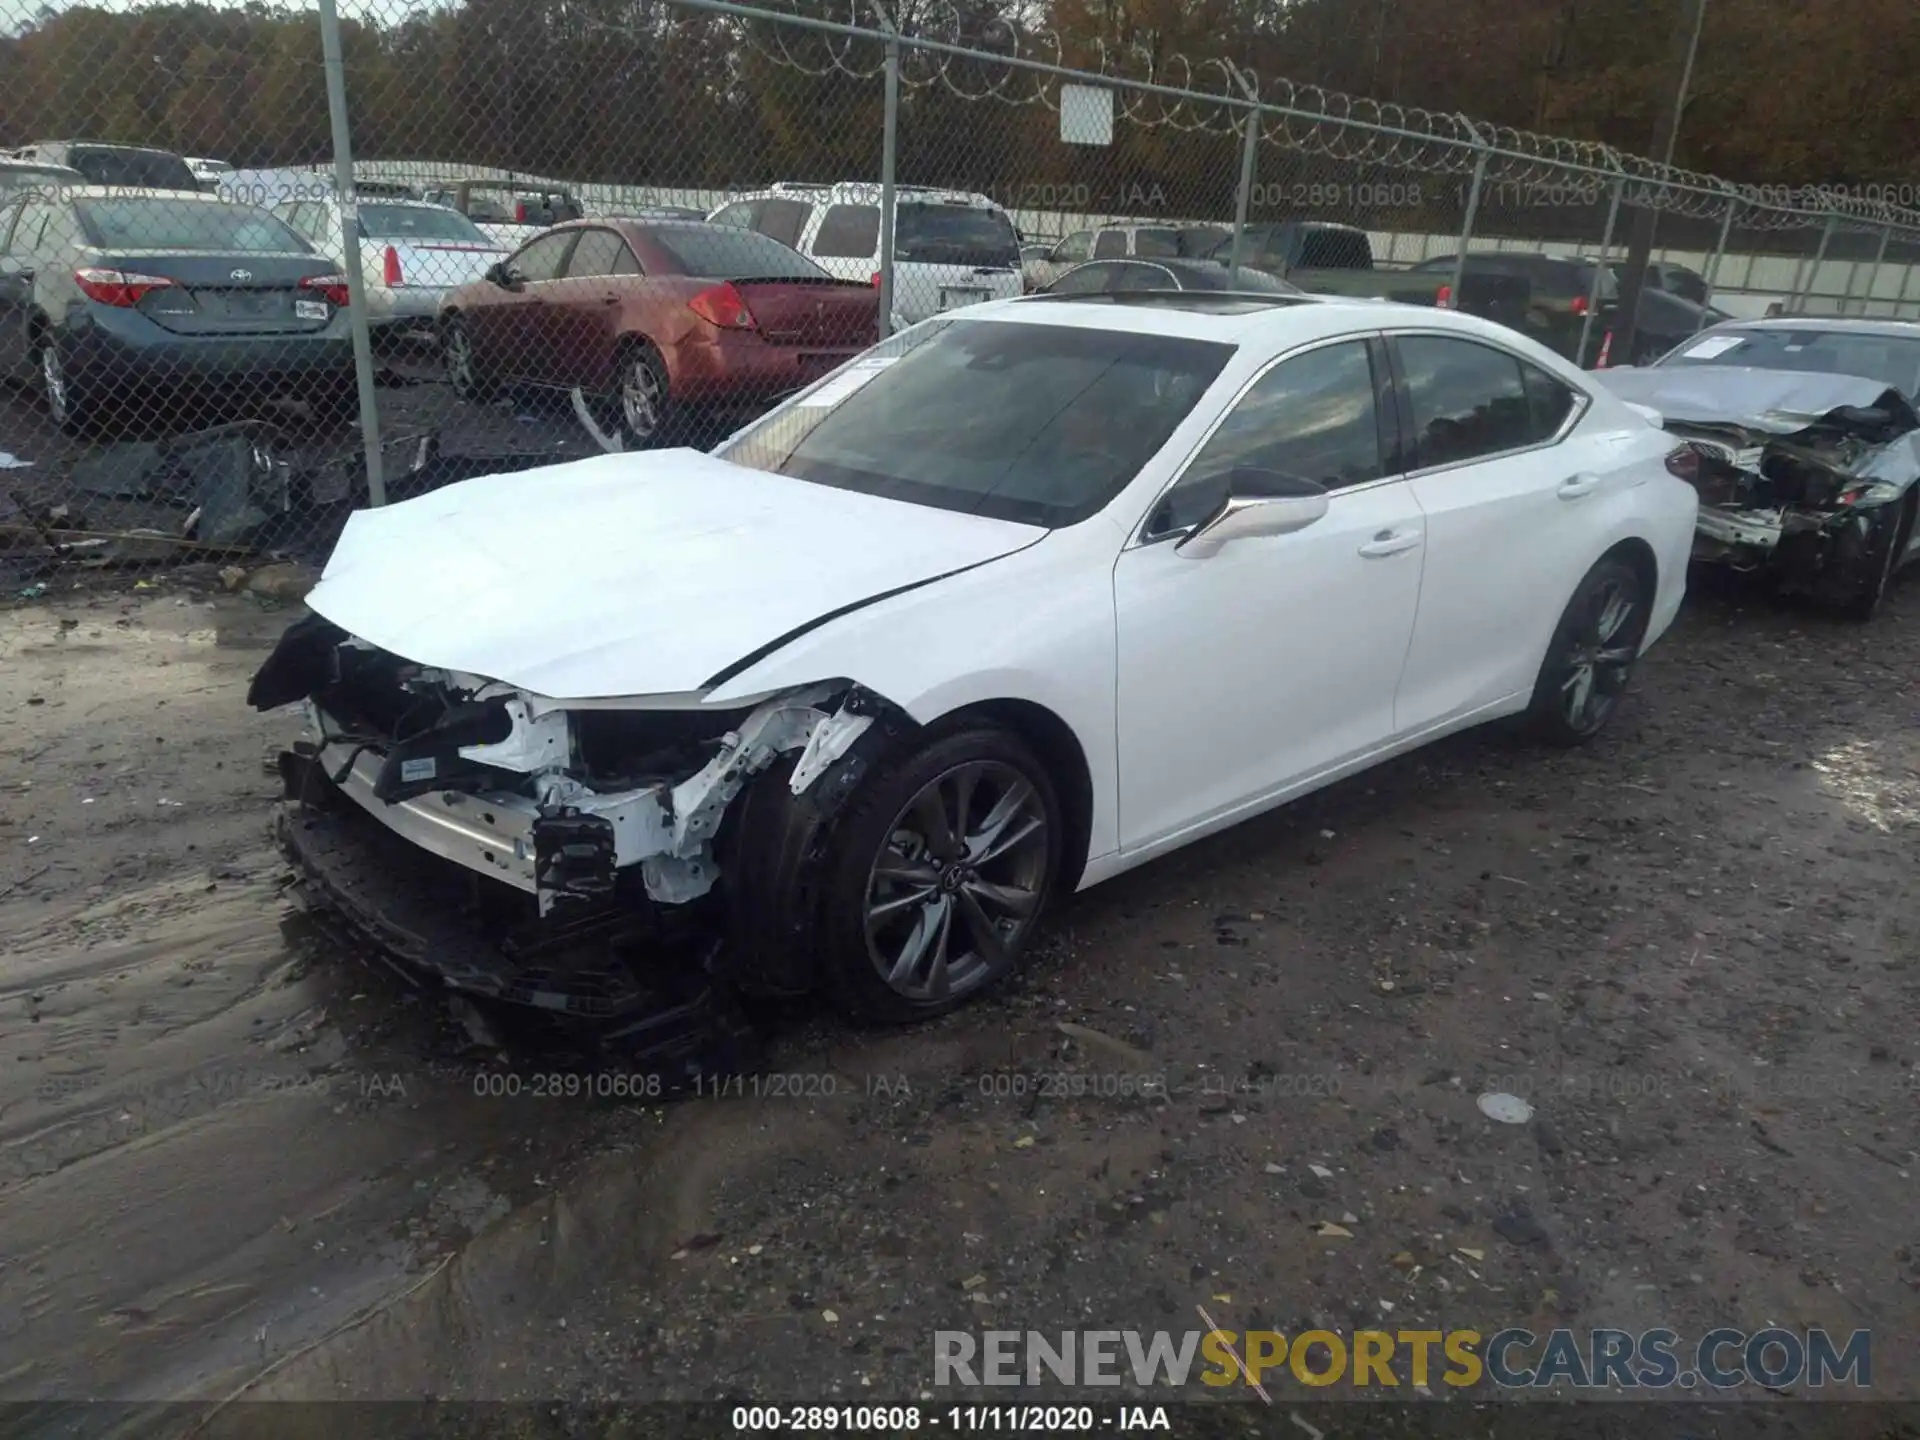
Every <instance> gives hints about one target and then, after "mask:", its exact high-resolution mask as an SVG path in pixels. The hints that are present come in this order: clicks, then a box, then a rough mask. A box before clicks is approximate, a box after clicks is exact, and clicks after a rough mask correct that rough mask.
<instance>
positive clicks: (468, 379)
mask: <svg viewBox="0 0 1920 1440" xmlns="http://www.w3.org/2000/svg"><path fill="white" fill-rule="evenodd" d="M440 363H441V365H442V366H444V367H445V369H446V372H447V384H448V386H449V387H451V388H452V390H453V393H454V398H456V399H459V400H465V401H466V402H468V403H469V404H472V405H485V404H486V403H488V402H489V401H490V400H492V399H493V397H494V396H495V395H496V394H498V393H499V388H500V387H499V386H498V385H497V384H496V383H495V381H494V379H493V376H492V375H491V374H489V373H488V371H487V367H486V366H485V365H484V364H482V363H481V361H480V355H479V352H478V351H477V350H476V349H475V348H474V344H473V331H472V330H470V329H469V328H468V326H467V322H466V321H465V320H462V319H461V318H460V317H459V316H458V315H450V316H448V317H447V320H446V323H445V324H443V325H442V326H441V327H440Z"/></svg>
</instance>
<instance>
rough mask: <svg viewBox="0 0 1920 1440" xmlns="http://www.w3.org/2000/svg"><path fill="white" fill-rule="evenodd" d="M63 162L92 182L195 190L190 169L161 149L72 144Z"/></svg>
mask: <svg viewBox="0 0 1920 1440" xmlns="http://www.w3.org/2000/svg"><path fill="white" fill-rule="evenodd" d="M67 164H68V165H70V166H72V167H73V168H74V169H75V170H78V171H79V172H80V173H81V174H82V175H84V176H86V177H87V179H88V181H89V182H91V183H92V184H95V185H131V186H133V187H135V188H136V189H141V190H197V189H199V188H200V187H199V183H198V182H197V181H196V180H195V179H194V178H193V171H191V170H189V169H188V168H187V162H186V161H184V160H182V159H181V158H180V157H179V156H178V155H172V154H169V153H168V152H167V151H165V150H112V149H108V148H106V147H104V146H99V147H90V146H84V145H75V146H74V147H73V148H72V149H70V150H69V151H67Z"/></svg>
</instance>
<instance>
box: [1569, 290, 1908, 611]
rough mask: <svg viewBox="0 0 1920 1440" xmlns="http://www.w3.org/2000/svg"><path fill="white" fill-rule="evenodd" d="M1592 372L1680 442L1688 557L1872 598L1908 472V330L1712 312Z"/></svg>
mask: <svg viewBox="0 0 1920 1440" xmlns="http://www.w3.org/2000/svg"><path fill="white" fill-rule="evenodd" d="M1749 360H1750V361H1752V362H1753V363H1741V362H1745V361H1749ZM1819 365H1832V366H1835V367H1845V368H1834V369H1820V368H1814V367H1816V366H1819ZM1862 372H1864V373H1862ZM1903 377H1904V380H1905V383H1902V378H1903ZM1595 378H1597V379H1599V380H1600V381H1601V382H1602V383H1603V384H1605V385H1607V386H1608V388H1609V389H1611V390H1612V391H1613V392H1614V393H1615V394H1616V395H1618V396H1619V397H1620V398H1621V399H1623V400H1627V401H1630V402H1632V403H1634V404H1637V405H1640V406H1642V407H1643V408H1645V409H1648V410H1651V411H1654V412H1656V413H1657V414H1658V416H1659V417H1660V420H1661V423H1663V424H1664V425H1665V427H1666V428H1667V429H1668V430H1669V431H1671V432H1672V433H1674V434H1675V435H1678V436H1680V437H1681V438H1683V439H1685V440H1687V441H1688V442H1689V445H1690V447H1691V449H1692V451H1693V464H1694V466H1695V473H1694V476H1693V481H1694V485H1695V488H1696V489H1697V490H1698V491H1699V493H1700V517H1699V522H1698V524H1699V530H1698V536H1697V541H1696V545H1695V552H1694V553H1695V557H1696V558H1697V559H1701V560H1706V561H1710V562H1717V563H1725V564H1728V565H1731V566H1733V567H1735V568H1737V569H1745V570H1763V571H1766V572H1767V573H1768V574H1769V575H1771V576H1772V577H1773V578H1774V579H1775V580H1776V582H1777V583H1779V585H1780V586H1781V588H1782V589H1784V590H1788V591H1796V592H1799V593H1804V594H1809V595H1812V596H1814V597H1816V598H1819V599H1823V600H1826V601H1828V602H1831V603H1836V604H1860V603H1865V601H1866V599H1867V598H1877V594H1878V587H1879V586H1880V585H1881V584H1883V583H1884V577H1885V575H1886V574H1887V573H1888V572H1889V570H1890V569H1891V568H1892V566H1893V565H1894V564H1895V563H1897V561H1898V558H1899V557H1898V555H1897V553H1896V552H1897V550H1898V549H1899V548H1901V547H1902V546H1903V543H1904V540H1905V538H1906V536H1907V533H1908V532H1909V531H1910V529H1911V526H1910V524H1909V523H1908V514H1907V512H1908V510H1909V509H1910V507H1911V504H1912V496H1911V492H1912V490H1913V486H1914V482H1915V480H1916V478H1920V413H1917V412H1916V410H1915V407H1914V402H1913V399H1912V398H1911V397H1912V392H1911V390H1910V389H1909V388H1907V387H1908V386H1909V385H1911V384H1913V383H1914V381H1915V379H1916V378H1920V336H1914V337H1904V336H1900V335H1897V334H1895V335H1891V336H1871V337H1866V338H1865V339H1864V341H1863V340H1858V339H1855V338H1854V337H1850V336H1843V337H1838V338H1835V339H1829V338H1826V337H1825V336H1823V335H1820V334H1815V333H1803V332H1796V331H1792V330H1784V331H1769V330H1766V329H1763V328H1761V327H1759V326H1754V327H1739V326H1722V327H1719V328H1717V329H1715V330H1712V331H1708V332H1706V333H1705V334H1703V335H1701V336H1699V337H1697V338H1695V339H1694V340H1692V341H1690V342H1688V343H1687V344H1685V345H1683V346H1682V347H1681V348H1680V349H1678V350H1676V351H1675V352H1673V354H1671V355H1669V356H1668V357H1667V358H1666V359H1664V360H1663V361H1662V362H1661V363H1660V364H1659V365H1657V366H1652V367H1648V368H1644V369H1621V370H1613V371H1600V372H1596V377H1595Z"/></svg>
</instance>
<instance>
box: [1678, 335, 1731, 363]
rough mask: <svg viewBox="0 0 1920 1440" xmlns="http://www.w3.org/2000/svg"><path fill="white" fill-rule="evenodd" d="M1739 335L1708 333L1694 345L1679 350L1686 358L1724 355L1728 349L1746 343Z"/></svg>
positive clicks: (1701, 358) (1707, 358) (1699, 358)
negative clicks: (1708, 334)
mask: <svg viewBox="0 0 1920 1440" xmlns="http://www.w3.org/2000/svg"><path fill="white" fill-rule="evenodd" d="M1746 343H1747V342H1746V338H1745V337H1744V336H1741V335H1710V336H1708V337H1707V338H1706V339H1705V340H1702V341H1700V342H1699V343H1698V344H1696V345H1690V346H1688V347H1687V348H1686V349H1685V350H1682V351H1681V352H1680V355H1681V358H1682V359H1686V360H1711V359H1713V357H1714V356H1716V355H1724V354H1726V353H1727V351H1729V350H1735V349H1738V348H1739V347H1740V346H1742V345H1744V344H1746Z"/></svg>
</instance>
